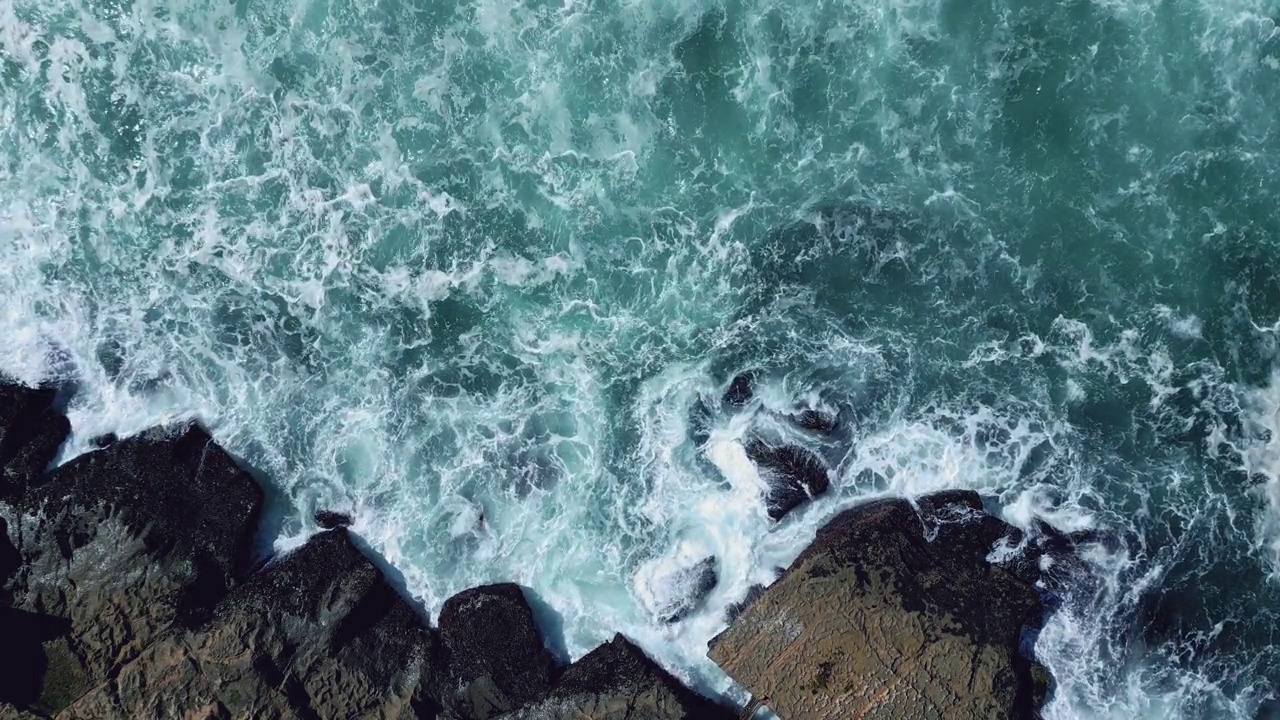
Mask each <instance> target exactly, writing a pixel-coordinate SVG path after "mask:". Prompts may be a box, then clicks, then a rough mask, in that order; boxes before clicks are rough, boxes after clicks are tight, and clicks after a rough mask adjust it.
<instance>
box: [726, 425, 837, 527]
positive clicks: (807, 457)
mask: <svg viewBox="0 0 1280 720" xmlns="http://www.w3.org/2000/svg"><path fill="white" fill-rule="evenodd" d="M746 450H747V457H748V458H750V459H751V461H752V462H753V463H755V465H756V467H757V469H758V470H759V471H760V477H761V479H762V480H764V481H765V483H766V484H767V485H768V486H769V492H768V495H767V496H766V499H765V502H766V503H767V506H768V512H769V517H770V518H771V519H773V520H781V519H782V518H783V517H784V516H785V515H786V514H787V513H789V512H791V511H792V510H794V509H796V508H797V507H799V506H800V505H802V504H804V503H806V502H808V501H809V500H810V499H812V498H815V497H817V496H819V495H821V494H823V493H825V492H826V491H827V488H828V487H829V486H830V484H831V481H830V479H829V478H828V477H827V467H826V465H824V464H823V463H822V460H821V459H820V458H819V457H818V456H817V455H814V454H813V453H812V452H809V451H808V450H805V449H804V448H802V447H797V446H795V445H781V446H774V445H770V444H768V443H766V442H763V441H761V440H755V441H752V442H750V443H747V445H746Z"/></svg>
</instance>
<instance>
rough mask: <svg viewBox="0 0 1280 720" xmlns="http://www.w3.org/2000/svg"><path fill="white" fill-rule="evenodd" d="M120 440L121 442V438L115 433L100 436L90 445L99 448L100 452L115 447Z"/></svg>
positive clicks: (91, 441) (90, 442)
mask: <svg viewBox="0 0 1280 720" xmlns="http://www.w3.org/2000/svg"><path fill="white" fill-rule="evenodd" d="M119 440H120V438H119V436H117V435H116V434H115V433H107V434H106V435H99V436H98V437H96V438H94V439H92V440H90V441H89V444H90V445H92V446H93V447H95V448H97V449H98V450H101V449H103V448H107V447H111V446H112V445H115V444H116V443H117V442H118V441H119Z"/></svg>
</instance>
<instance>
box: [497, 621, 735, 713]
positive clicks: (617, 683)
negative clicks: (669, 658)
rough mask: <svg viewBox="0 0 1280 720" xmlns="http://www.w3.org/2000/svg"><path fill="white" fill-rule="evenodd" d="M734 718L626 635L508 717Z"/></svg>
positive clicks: (580, 662)
mask: <svg viewBox="0 0 1280 720" xmlns="http://www.w3.org/2000/svg"><path fill="white" fill-rule="evenodd" d="M639 718H643V719H644V720H732V718H733V714H731V713H730V712H728V711H727V710H725V709H724V708H722V707H720V706H718V705H716V704H715V703H712V702H711V701H709V700H707V699H706V698H704V697H702V696H700V695H698V694H696V693H694V692H692V691H690V690H689V689H688V688H686V687H685V686H684V685H683V684H681V683H680V681H679V680H676V679H675V678H674V677H672V676H671V675H670V674H669V673H667V672H666V671H665V670H663V669H662V668H660V667H658V666H657V664H655V663H654V662H653V661H652V660H650V659H649V657H648V656H647V655H645V654H644V652H643V651H642V650H640V648H638V647H636V646H635V645H633V644H631V642H630V641H629V640H627V639H626V638H625V637H623V636H622V635H615V636H614V638H613V640H612V641H610V642H608V643H605V644H604V645H601V646H600V647H598V648H596V649H595V650H592V651H591V652H590V653H587V654H586V655H585V656H583V657H582V658H581V659H580V660H578V661H577V662H575V663H574V664H572V665H570V666H569V667H568V669H566V670H565V671H564V674H563V675H561V676H560V679H559V680H557V681H556V684H555V687H554V688H553V689H552V690H551V695H550V696H549V697H548V698H547V699H546V700H544V701H542V702H540V703H537V704H535V705H533V706H531V707H528V708H525V709H523V710H520V711H518V712H515V713H512V714H509V715H504V716H503V720H636V719H639Z"/></svg>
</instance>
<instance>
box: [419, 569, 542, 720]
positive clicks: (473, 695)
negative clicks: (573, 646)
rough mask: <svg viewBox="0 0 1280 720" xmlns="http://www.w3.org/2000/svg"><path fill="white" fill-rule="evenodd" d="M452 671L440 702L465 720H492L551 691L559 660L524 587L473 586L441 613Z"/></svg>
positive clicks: (448, 710)
mask: <svg viewBox="0 0 1280 720" xmlns="http://www.w3.org/2000/svg"><path fill="white" fill-rule="evenodd" d="M440 638H441V640H442V641H443V645H444V652H445V659H446V662H447V665H448V668H449V671H448V673H449V674H448V678H447V680H446V682H445V683H444V685H443V686H442V687H441V689H440V690H439V691H438V694H439V697H440V704H441V705H442V706H443V708H444V710H445V712H446V713H448V714H452V715H454V716H456V717H458V718H460V719H461V720H486V718H490V717H494V716H496V715H499V714H501V713H504V712H510V711H512V710H515V709H517V708H520V707H523V706H524V705H527V704H529V703H532V702H536V701H538V700H541V699H542V698H543V697H545V696H546V694H547V692H548V691H549V690H550V688H551V675H552V668H553V660H552V657H551V653H550V652H549V651H548V650H547V649H546V647H545V646H544V645H543V643H542V638H541V636H539V634H538V630H537V628H536V627H535V625H534V622H533V611H532V610H531V609H530V608H529V603H528V602H527V601H526V600H525V597H524V592H523V591H521V589H520V587H519V586H518V585H513V584H511V583H502V584H498V585H486V586H484V587H478V588H473V589H471V590H466V591H464V592H461V593H458V594H457V595H455V596H453V597H452V598H449V600H448V601H446V602H445V604H444V608H443V609H442V610H441V611H440Z"/></svg>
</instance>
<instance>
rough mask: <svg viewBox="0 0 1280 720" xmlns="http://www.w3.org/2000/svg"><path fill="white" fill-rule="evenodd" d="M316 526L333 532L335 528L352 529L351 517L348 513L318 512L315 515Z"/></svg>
mask: <svg viewBox="0 0 1280 720" xmlns="http://www.w3.org/2000/svg"><path fill="white" fill-rule="evenodd" d="M315 521H316V525H319V526H320V527H321V528H323V529H325V530H333V529H335V528H344V527H351V516H350V515H348V514H346V513H340V512H334V511H333V510H317V511H316V514H315Z"/></svg>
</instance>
